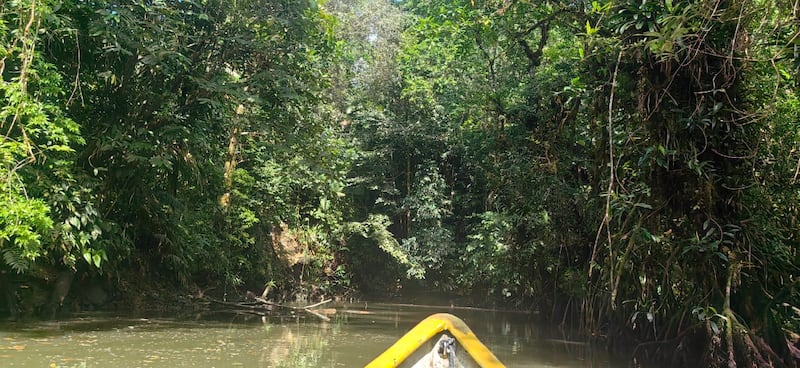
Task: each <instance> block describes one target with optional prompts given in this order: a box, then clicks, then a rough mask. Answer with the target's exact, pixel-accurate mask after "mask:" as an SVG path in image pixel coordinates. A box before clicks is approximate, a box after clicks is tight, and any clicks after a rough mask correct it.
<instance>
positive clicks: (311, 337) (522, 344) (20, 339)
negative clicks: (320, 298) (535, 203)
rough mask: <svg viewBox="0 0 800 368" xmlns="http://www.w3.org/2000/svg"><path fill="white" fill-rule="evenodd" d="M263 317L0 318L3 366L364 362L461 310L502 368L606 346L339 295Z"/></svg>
mask: <svg viewBox="0 0 800 368" xmlns="http://www.w3.org/2000/svg"><path fill="white" fill-rule="evenodd" d="M325 307H326V308H336V314H334V315H333V316H332V320H331V321H330V322H323V321H321V320H319V319H317V318H315V317H313V316H310V315H299V316H297V317H285V318H273V319H269V320H267V321H265V322H264V321H262V320H261V319H260V318H253V317H248V316H243V315H232V314H228V315H216V316H215V317H214V318H213V320H210V319H208V318H207V316H204V317H203V318H200V319H196V320H195V319H185V318H184V319H169V318H122V317H110V316H107V315H87V316H84V317H80V318H73V319H69V320H62V321H48V322H24V323H20V322H17V323H0V366H2V367H47V368H57V367H80V368H82V367H114V368H117V367H119V368H121V367H170V368H173V367H299V368H302V367H363V366H364V365H366V364H367V363H368V362H369V361H371V360H372V359H373V358H374V357H376V356H377V355H378V354H380V353H381V352H382V351H383V350H385V349H386V348H388V347H389V346H390V345H391V344H392V343H393V342H394V341H395V340H397V339H398V338H399V337H400V336H402V335H403V334H404V333H405V332H406V331H408V330H409V329H410V328H411V327H413V326H414V325H415V324H416V323H417V322H419V321H421V320H422V319H424V318H425V317H427V316H428V315H430V314H433V313H439V312H446V313H451V314H454V315H456V316H458V317H460V318H462V319H463V320H464V321H465V322H466V323H467V324H468V325H469V326H470V327H471V328H472V330H473V331H474V332H475V334H476V335H477V336H478V338H480V339H481V340H482V341H483V343H484V344H486V345H487V346H488V347H489V348H490V349H491V350H492V351H493V352H494V353H495V355H497V357H498V358H499V359H500V361H502V362H503V363H504V364H505V365H506V366H507V367H611V366H612V365H611V364H610V363H609V359H608V355H607V354H605V352H603V351H602V349H600V348H592V347H591V346H590V345H588V344H586V343H584V342H582V341H571V340H569V339H564V338H562V336H559V334H558V333H553V332H552V329H544V328H540V327H537V325H536V324H534V323H533V322H532V320H533V318H532V316H530V315H528V314H525V313H513V312H499V311H487V310H474V309H459V308H450V307H431V306H409V305H398V304H373V303H358V304H338V305H326V306H325Z"/></svg>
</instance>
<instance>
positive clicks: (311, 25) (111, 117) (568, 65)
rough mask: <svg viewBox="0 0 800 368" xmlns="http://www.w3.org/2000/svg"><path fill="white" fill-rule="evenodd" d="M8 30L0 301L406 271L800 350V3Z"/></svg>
mask: <svg viewBox="0 0 800 368" xmlns="http://www.w3.org/2000/svg"><path fill="white" fill-rule="evenodd" d="M0 39H2V41H1V42H0V74H1V75H2V83H1V84H0V128H2V129H0V134H2V140H0V179H2V180H0V202H2V203H3V205H2V206H0V254H1V255H2V258H1V260H0V287H2V288H3V289H4V291H5V292H4V293H3V295H0V299H5V301H6V304H7V305H8V307H5V306H4V308H5V309H3V308H0V311H6V312H8V313H11V314H17V313H25V312H31V313H33V312H34V310H35V309H36V307H39V305H37V303H39V304H43V303H46V302H41V301H39V302H37V301H35V300H34V299H32V298H29V297H26V295H25V294H24V290H22V289H20V290H16V289H15V286H14V285H17V284H19V283H23V282H31V281H37V282H39V283H40V284H43V285H48V286H47V287H49V288H54V289H56V290H58V289H61V290H60V291H59V293H60V294H59V295H55V298H54V299H53V300H51V301H50V302H49V303H54V301H55V299H58V302H62V301H63V299H64V297H65V295H64V294H66V291H65V290H64V289H65V288H64V287H63V284H64V283H65V282H66V284H67V287H66V290H68V289H69V286H68V285H69V284H70V283H72V282H73V277H74V278H75V280H76V281H75V282H78V281H77V280H79V279H87V278H89V279H98V280H104V282H105V283H106V284H107V285H109V287H110V288H113V289H114V290H115V292H116V293H119V294H132V293H135V292H136V290H137V288H138V287H140V286H141V282H142V281H143V280H144V281H146V282H148V283H150V282H155V283H156V284H157V285H175V284H178V285H181V286H182V287H185V288H190V287H200V288H205V287H218V288H224V289H225V290H228V291H230V292H234V291H236V292H242V291H243V290H254V291H256V290H259V291H260V289H261V288H264V286H265V285H267V286H270V287H273V288H275V289H281V290H291V291H292V293H295V294H298V295H304V296H306V297H314V296H319V295H323V294H333V293H339V294H341V293H351V292H355V291H358V292H361V293H377V294H385V293H388V292H391V291H393V290H394V289H396V288H398V287H399V286H401V285H403V284H406V283H408V282H409V280H416V281H415V282H416V283H419V284H422V285H424V286H425V287H426V288H433V289H436V290H441V291H444V292H449V293H454V294H462V295H467V296H471V297H474V298H479V299H480V300H486V299H487V297H489V298H490V299H492V300H494V301H496V302H498V303H506V304H513V305H516V306H517V307H520V308H530V309H536V310H539V311H541V313H542V314H543V315H545V316H547V317H549V318H550V319H551V320H553V321H557V322H559V321H560V322H561V324H562V325H565V326H567V327H570V328H577V329H580V330H581V331H583V332H584V333H586V334H590V335H593V336H596V337H602V338H603V339H604V340H605V341H607V342H608V344H609V347H610V348H611V349H613V350H615V351H616V352H618V353H621V354H626V356H630V357H631V359H632V361H636V362H650V361H660V362H662V363H663V364H665V365H668V366H729V367H733V366H739V365H741V366H776V367H784V366H785V367H796V366H797V365H798V362H800V350H799V349H798V344H800V342H798V340H800V336H798V335H797V332H800V308H799V307H800V270H799V269H798V267H799V266H800V258H798V256H800V255H799V254H798V251H797V245H798V236H800V219H799V218H798V216H799V215H800V213H799V212H800V208H798V203H800V183H799V182H798V180H800V178H799V176H800V98H799V97H800V96H798V93H800V2H798V1H797V0H755V1H746V0H687V1H679V0H663V1H647V0H608V1H606V0H597V1H588V0H573V1H559V0H549V1H526V0H469V1H465V0H447V1H445V0H433V1H420V0H402V1H401V0H395V1H391V0H329V1H327V2H315V1H296V0H285V1H272V0H237V1H222V0H196V1H191V0H147V1H140V0H133V1H106V0H98V1H81V0H64V1H54V0H10V1H5V2H2V3H0ZM64 274H67V275H69V277H67V278H63V277H60V276H58V275H64ZM76 274H77V276H76ZM64 280H66V281H64ZM59 285H62V287H59ZM16 304H20V305H19V307H18V306H16ZM18 308H19V309H20V310H17V309H18Z"/></svg>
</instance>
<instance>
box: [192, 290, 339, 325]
mask: <svg viewBox="0 0 800 368" xmlns="http://www.w3.org/2000/svg"><path fill="white" fill-rule="evenodd" d="M201 299H203V300H207V301H209V302H211V303H214V304H219V305H224V306H226V307H233V308H234V310H238V311H245V312H246V313H249V314H257V315H260V316H262V317H265V316H267V315H269V314H272V313H274V312H275V311H276V310H280V309H283V310H287V311H291V312H292V313H294V312H297V311H301V312H306V313H308V314H310V315H312V316H314V317H317V318H319V319H320V320H322V321H325V322H330V320H331V319H330V318H329V317H328V316H326V315H325V314H335V313H336V312H335V311H336V310H335V309H332V308H329V309H326V310H325V314H323V313H320V311H315V310H312V309H311V308H314V307H319V306H321V305H323V304H327V303H330V302H331V301H332V299H326V300H323V301H321V302H319V303H314V304H310V305H306V306H302V307H295V306H291V305H285V304H279V303H275V302H272V301H269V300H266V299H264V298H262V297H257V296H256V297H254V298H253V299H254V300H255V303H254V302H229V301H225V300H218V299H214V298H212V297H209V296H202V297H201ZM331 309H332V310H333V312H331V311H330V310H331Z"/></svg>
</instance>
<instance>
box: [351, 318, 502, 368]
mask: <svg viewBox="0 0 800 368" xmlns="http://www.w3.org/2000/svg"><path fill="white" fill-rule="evenodd" d="M387 367H401V368H421V367H437V368H439V367H441V368H477V367H481V368H505V366H504V365H503V363H500V361H499V360H497V357H495V356H494V354H493V353H492V352H491V351H490V350H489V349H488V348H487V347H486V346H485V345H483V343H481V341H480V340H478V337H477V336H475V334H474V333H472V330H470V329H469V327H468V326H467V324H466V323H464V321H462V320H461V319H459V318H458V317H456V316H454V315H452V314H447V313H438V314H434V315H431V316H430V317H428V318H425V319H424V320H422V322H420V323H419V324H417V325H416V326H415V327H414V328H412V329H411V330H410V331H408V332H407V333H406V334H405V335H403V337H401V338H400V339H399V340H397V342H395V343H394V345H392V346H391V347H389V348H388V349H386V351H384V352H383V353H381V355H379V356H378V357H377V358H375V359H374V360H373V361H372V362H370V363H369V364H367V366H366V367H365V368H387Z"/></svg>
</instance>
